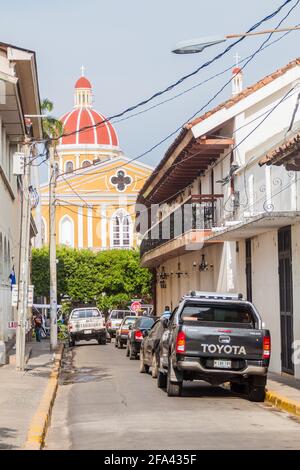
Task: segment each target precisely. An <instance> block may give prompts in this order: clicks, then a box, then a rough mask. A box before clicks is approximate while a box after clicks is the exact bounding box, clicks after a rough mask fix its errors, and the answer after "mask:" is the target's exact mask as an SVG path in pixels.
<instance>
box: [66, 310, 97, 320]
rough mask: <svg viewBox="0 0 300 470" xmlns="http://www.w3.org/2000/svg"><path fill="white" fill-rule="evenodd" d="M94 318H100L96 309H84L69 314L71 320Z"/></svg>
mask: <svg viewBox="0 0 300 470" xmlns="http://www.w3.org/2000/svg"><path fill="white" fill-rule="evenodd" d="M95 317H102V315H101V313H100V312H99V310H96V309H86V310H74V311H73V312H72V313H71V319H72V320H74V319H77V318H95Z"/></svg>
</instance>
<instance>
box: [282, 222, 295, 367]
mask: <svg viewBox="0 0 300 470" xmlns="http://www.w3.org/2000/svg"><path fill="white" fill-rule="evenodd" d="M278 258H279V267H278V273H279V292H280V325H281V364H282V371H283V372H287V373H289V374H294V364H293V362H292V353H293V349H292V344H293V341H294V332H293V272H292V235H291V227H290V226H289V227H284V228H282V229H280V230H278Z"/></svg>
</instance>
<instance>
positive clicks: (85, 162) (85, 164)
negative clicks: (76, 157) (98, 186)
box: [81, 160, 91, 168]
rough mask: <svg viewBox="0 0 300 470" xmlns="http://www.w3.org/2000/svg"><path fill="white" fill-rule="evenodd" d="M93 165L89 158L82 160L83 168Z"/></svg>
mask: <svg viewBox="0 0 300 470" xmlns="http://www.w3.org/2000/svg"><path fill="white" fill-rule="evenodd" d="M90 165H91V162H90V161H89V160H84V162H82V165H81V166H82V168H87V167H88V166H90Z"/></svg>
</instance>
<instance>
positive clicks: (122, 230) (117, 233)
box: [112, 210, 131, 248]
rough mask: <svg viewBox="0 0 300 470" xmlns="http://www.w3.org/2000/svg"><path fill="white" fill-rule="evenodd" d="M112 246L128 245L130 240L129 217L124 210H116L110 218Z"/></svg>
mask: <svg viewBox="0 0 300 470" xmlns="http://www.w3.org/2000/svg"><path fill="white" fill-rule="evenodd" d="M112 238H113V247H116V248H117V247H120V248H121V247H124V248H126V247H129V246H130V240H131V218H130V216H129V215H128V214H126V212H125V211H123V210H120V211H118V212H117V213H116V214H115V215H114V217H113V219H112Z"/></svg>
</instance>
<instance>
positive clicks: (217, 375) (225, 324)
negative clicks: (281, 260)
mask: <svg viewBox="0 0 300 470" xmlns="http://www.w3.org/2000/svg"><path fill="white" fill-rule="evenodd" d="M164 322H165V326H166V330H165V332H164V334H163V336H162V339H161V342H160V355H159V370H158V377H157V385H158V387H160V388H164V387H166V388H167V394H168V396H180V395H181V392H182V384H183V382H184V381H185V380H205V381H206V382H209V383H210V384H212V385H220V384H222V383H224V382H230V384H231V389H232V390H233V391H234V392H241V393H245V392H246V393H247V395H248V398H249V400H250V401H263V400H264V398H265V385H266V380H267V372H268V367H269V361H270V354H271V339H270V332H269V330H266V329H264V325H263V323H262V320H261V317H260V315H259V313H258V312H257V310H256V309H255V307H254V306H253V304H252V303H250V302H247V301H245V300H243V299H242V296H241V295H233V294H225V295H222V294H216V293H203V292H192V293H191V294H190V295H188V296H186V297H184V298H183V300H182V302H181V303H180V304H179V306H178V308H177V309H176V310H175V312H173V314H172V315H171V317H170V319H169V320H168V319H166V320H164Z"/></svg>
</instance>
